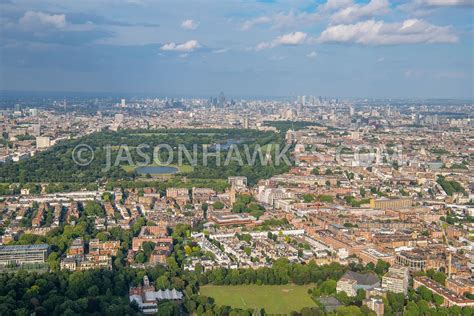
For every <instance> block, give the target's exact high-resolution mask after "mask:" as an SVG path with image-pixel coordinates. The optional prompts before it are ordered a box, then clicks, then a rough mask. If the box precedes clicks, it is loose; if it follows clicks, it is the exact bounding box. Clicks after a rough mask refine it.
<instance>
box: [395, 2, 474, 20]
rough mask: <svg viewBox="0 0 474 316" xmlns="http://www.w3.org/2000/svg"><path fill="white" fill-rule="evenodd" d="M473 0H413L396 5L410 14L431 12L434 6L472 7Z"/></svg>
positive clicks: (420, 14)
mask: <svg viewBox="0 0 474 316" xmlns="http://www.w3.org/2000/svg"><path fill="white" fill-rule="evenodd" d="M473 6H474V1H473V0H413V1H411V2H407V3H403V4H400V5H399V6H397V9H399V10H401V11H405V12H408V13H410V14H411V15H412V16H413V15H417V16H423V15H427V14H431V13H432V11H433V10H434V9H436V8H447V7H473Z"/></svg>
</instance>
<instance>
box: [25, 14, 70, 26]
mask: <svg viewBox="0 0 474 316" xmlns="http://www.w3.org/2000/svg"><path fill="white" fill-rule="evenodd" d="M19 22H20V25H21V26H23V27H25V28H28V29H32V30H37V29H40V28H58V29H60V28H64V27H65V26H66V15H65V14H48V13H44V12H40V11H26V12H25V14H24V15H23V16H22V17H21V18H20V20H19Z"/></svg>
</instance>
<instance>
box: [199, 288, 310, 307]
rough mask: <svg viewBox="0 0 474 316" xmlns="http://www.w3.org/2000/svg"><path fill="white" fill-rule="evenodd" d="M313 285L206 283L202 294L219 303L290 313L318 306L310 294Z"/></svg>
mask: <svg viewBox="0 0 474 316" xmlns="http://www.w3.org/2000/svg"><path fill="white" fill-rule="evenodd" d="M312 287H314V286H313V285H311V284H309V285H295V284H287V285H254V284H250V285H205V286H202V287H201V295H205V296H209V297H213V298H214V299H215V301H216V304H218V305H228V306H232V307H237V308H264V309H265V311H266V312H267V313H272V314H276V313H279V314H289V313H290V312H292V311H300V310H301V309H302V308H303V307H312V306H316V303H315V302H314V301H313V300H312V299H311V297H310V295H309V294H308V289H310V288H312Z"/></svg>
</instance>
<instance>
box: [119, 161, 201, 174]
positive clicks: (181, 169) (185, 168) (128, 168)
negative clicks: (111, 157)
mask: <svg viewBox="0 0 474 316" xmlns="http://www.w3.org/2000/svg"><path fill="white" fill-rule="evenodd" d="M146 166H147V167H159V166H167V167H175V168H178V169H179V173H190V172H192V171H193V167H192V166H189V165H180V166H178V165H175V164H169V165H160V164H155V163H151V164H148V165H146ZM138 167H139V166H134V165H132V166H130V165H123V166H122V169H123V170H125V171H127V172H133V170H135V169H136V168H138ZM163 175H166V174H161V175H160V176H163ZM170 175H173V174H170Z"/></svg>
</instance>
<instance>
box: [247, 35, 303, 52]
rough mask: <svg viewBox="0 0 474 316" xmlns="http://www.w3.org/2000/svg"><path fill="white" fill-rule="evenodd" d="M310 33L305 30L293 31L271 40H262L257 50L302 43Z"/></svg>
mask: <svg viewBox="0 0 474 316" xmlns="http://www.w3.org/2000/svg"><path fill="white" fill-rule="evenodd" d="M307 36H308V35H307V34H306V33H303V32H293V33H288V34H285V35H281V36H278V37H277V38H275V39H274V40H273V41H271V42H262V43H260V44H258V45H257V47H255V50H257V51H259V50H263V49H267V48H273V47H276V46H280V45H287V46H294V45H300V44H302V43H303V42H304V41H305V39H306V37H307Z"/></svg>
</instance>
